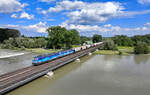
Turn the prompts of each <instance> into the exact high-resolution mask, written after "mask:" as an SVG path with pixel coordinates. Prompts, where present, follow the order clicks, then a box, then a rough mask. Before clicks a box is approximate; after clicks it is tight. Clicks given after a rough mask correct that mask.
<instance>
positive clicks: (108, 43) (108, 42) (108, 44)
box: [103, 39, 117, 50]
mask: <svg viewBox="0 0 150 95" xmlns="http://www.w3.org/2000/svg"><path fill="white" fill-rule="evenodd" d="M103 49H104V50H117V45H116V44H115V43H114V41H113V40H110V39H109V40H106V41H104V46H103Z"/></svg>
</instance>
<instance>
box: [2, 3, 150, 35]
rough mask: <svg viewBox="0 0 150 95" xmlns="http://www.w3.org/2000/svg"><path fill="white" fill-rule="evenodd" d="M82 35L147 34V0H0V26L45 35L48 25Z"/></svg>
mask: <svg viewBox="0 0 150 95" xmlns="http://www.w3.org/2000/svg"><path fill="white" fill-rule="evenodd" d="M58 25H59V26H62V27H65V28H67V29H76V30H78V31H79V33H80V35H81V36H89V37H92V36H93V35H94V34H100V35H102V36H104V37H111V36H115V35H127V36H134V35H145V34H150V0H0V27H1V28H11V29H18V30H19V31H20V32H21V34H22V35H25V36H33V37H34V36H47V35H48V33H47V32H46V29H47V28H48V27H51V26H58Z"/></svg>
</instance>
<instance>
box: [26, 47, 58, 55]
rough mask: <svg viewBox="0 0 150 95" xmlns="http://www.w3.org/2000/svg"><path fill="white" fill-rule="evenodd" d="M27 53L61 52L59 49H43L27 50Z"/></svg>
mask: <svg viewBox="0 0 150 95" xmlns="http://www.w3.org/2000/svg"><path fill="white" fill-rule="evenodd" d="M25 51H28V52H32V53H39V54H44V53H55V52H58V51H60V50H59V49H55V50H54V49H43V48H32V49H27V48H26V49H25Z"/></svg>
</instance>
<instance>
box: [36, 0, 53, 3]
mask: <svg viewBox="0 0 150 95" xmlns="http://www.w3.org/2000/svg"><path fill="white" fill-rule="evenodd" d="M39 1H40V2H46V3H50V2H54V1H55V0H39Z"/></svg>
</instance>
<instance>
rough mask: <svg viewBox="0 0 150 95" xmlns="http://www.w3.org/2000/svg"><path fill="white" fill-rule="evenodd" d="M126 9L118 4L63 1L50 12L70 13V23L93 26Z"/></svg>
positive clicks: (68, 14)
mask: <svg viewBox="0 0 150 95" xmlns="http://www.w3.org/2000/svg"><path fill="white" fill-rule="evenodd" d="M123 9H124V7H123V6H122V5H121V4H120V3H118V2H106V3H98V2H97V3H86V2H82V1H68V0H65V1H62V2H58V3H57V4H56V6H55V7H50V8H49V10H48V12H60V11H66V10H67V11H69V12H67V16H68V17H69V18H70V19H69V20H68V23H73V24H75V23H76V24H91V23H100V22H104V21H106V20H108V19H109V18H112V17H114V16H117V14H119V13H122V10H123Z"/></svg>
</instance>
